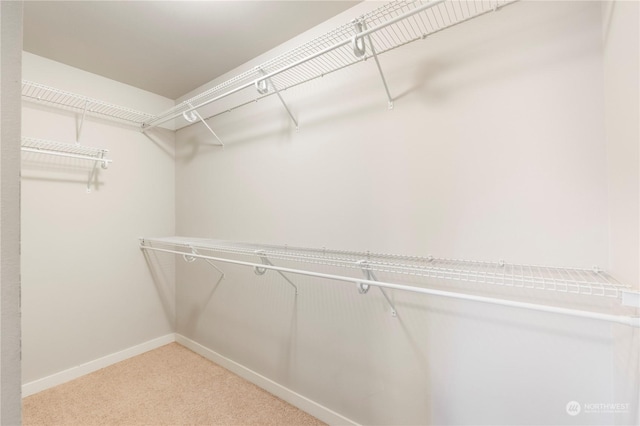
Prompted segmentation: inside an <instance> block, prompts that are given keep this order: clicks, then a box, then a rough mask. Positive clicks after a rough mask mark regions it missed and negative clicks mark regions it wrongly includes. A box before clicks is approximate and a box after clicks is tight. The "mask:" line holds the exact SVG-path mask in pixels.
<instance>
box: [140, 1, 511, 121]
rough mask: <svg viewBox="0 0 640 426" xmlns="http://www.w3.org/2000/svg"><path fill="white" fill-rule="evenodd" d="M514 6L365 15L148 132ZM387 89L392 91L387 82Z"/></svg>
mask: <svg viewBox="0 0 640 426" xmlns="http://www.w3.org/2000/svg"><path fill="white" fill-rule="evenodd" d="M514 1H516V0H433V1H425V0H399V1H393V2H391V3H388V4H385V5H383V6H381V7H379V8H377V9H375V10H373V11H371V12H369V13H367V14H364V15H363V16H361V17H359V18H358V20H357V22H351V23H348V24H345V25H342V26H341V27H338V28H336V29H335V30H333V31H330V32H328V33H326V34H324V35H322V36H320V37H317V38H316V39H314V40H311V41H309V42H307V43H305V44H303V45H301V46H299V47H298V48H295V49H292V50H290V51H288V52H286V53H284V54H282V55H279V56H277V57H275V58H274V59H271V60H269V61H267V62H265V63H263V64H262V65H260V66H258V67H256V68H254V69H251V70H248V71H246V72H244V73H241V74H239V75H237V76H235V77H233V78H231V79H229V80H227V81H225V82H223V83H221V84H218V85H217V86H215V87H213V88H211V89H209V90H206V91H204V92H202V93H200V94H198V95H196V96H193V97H191V98H190V99H187V100H185V101H184V102H182V103H180V104H178V105H176V106H175V107H173V108H171V109H169V110H167V111H165V112H163V113H160V114H158V115H157V116H155V117H152V118H150V119H148V120H146V121H145V122H144V124H143V128H145V129H149V128H153V127H155V126H158V125H160V124H162V123H164V122H166V121H169V120H172V119H175V118H178V117H180V116H181V115H185V116H186V117H187V121H188V122H189V123H193V122H195V118H191V119H188V115H187V114H189V113H190V112H191V111H194V110H197V109H199V108H202V107H203V106H205V105H208V104H210V103H213V102H216V101H218V100H220V99H223V98H226V97H228V96H231V95H234V94H236V93H238V92H240V91H244V90H245V89H249V88H254V89H257V96H256V97H255V98H254V99H252V100H251V101H247V100H246V98H245V99H243V100H241V101H239V102H237V103H235V104H233V106H231V107H228V106H227V107H225V108H224V111H223V112H227V111H230V110H232V109H235V108H238V107H240V106H243V105H246V104H248V103H251V102H254V101H257V100H259V99H261V98H263V97H266V96H270V95H272V94H278V95H279V93H278V92H279V91H282V90H286V89H288V88H291V87H294V86H297V85H299V84H302V83H305V82H308V81H310V80H313V79H316V78H318V77H322V76H325V75H327V74H329V73H332V72H334V71H337V70H340V69H342V68H345V67H348V66H350V65H353V64H355V63H358V62H361V61H364V60H367V59H369V58H372V57H374V58H375V59H376V62H377V57H375V56H376V55H380V54H382V53H385V52H388V51H391V50H393V49H396V48H398V47H400V46H403V45H405V44H407V43H411V42H413V41H416V40H420V39H424V38H426V37H428V36H430V35H432V34H435V33H437V32H440V31H442V30H445V29H447V28H450V27H453V26H455V25H457V24H460V23H462V22H466V21H468V20H470V19H472V18H475V17H478V16H481V15H484V14H486V13H488V12H492V11H495V10H497V9H498V8H501V7H502V6H505V5H508V4H510V3H513V2H514ZM356 34H357V37H356ZM365 38H366V41H365ZM367 43H368V44H367ZM378 65H379V64H378ZM380 71H381V70H380ZM383 80H384V77H383ZM384 84H385V88H386V82H385V83H384ZM390 101H391V100H390ZM285 107H286V106H285ZM287 112H289V111H287ZM220 113H222V112H218V113H215V114H213V115H209V116H208V117H206V118H204V119H207V118H211V117H213V116H215V115H218V114H220ZM198 118H200V117H198ZM187 124H188V123H187ZM296 124H297V123H296Z"/></svg>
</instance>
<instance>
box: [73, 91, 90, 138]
mask: <svg viewBox="0 0 640 426" xmlns="http://www.w3.org/2000/svg"><path fill="white" fill-rule="evenodd" d="M88 106H89V100H88V99H85V101H84V108H82V116H81V117H80V124H79V125H78V128H77V129H76V130H77V131H76V142H80V135H81V134H82V126H83V125H84V116H85V115H86V114H87V107H88Z"/></svg>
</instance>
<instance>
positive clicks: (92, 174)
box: [87, 151, 109, 194]
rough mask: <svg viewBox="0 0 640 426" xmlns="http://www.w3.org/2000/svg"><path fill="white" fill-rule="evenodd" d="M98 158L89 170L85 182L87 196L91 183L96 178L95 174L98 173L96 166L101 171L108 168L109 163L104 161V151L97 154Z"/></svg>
mask: <svg viewBox="0 0 640 426" xmlns="http://www.w3.org/2000/svg"><path fill="white" fill-rule="evenodd" d="M98 157H99V158H97V159H96V161H95V162H94V163H93V167H92V168H91V172H89V179H88V180H87V194H90V193H91V182H92V181H93V179H94V178H95V177H96V173H97V172H98V164H100V167H102V168H103V169H107V168H108V167H109V163H108V162H107V161H106V160H104V151H101V152H100V153H98Z"/></svg>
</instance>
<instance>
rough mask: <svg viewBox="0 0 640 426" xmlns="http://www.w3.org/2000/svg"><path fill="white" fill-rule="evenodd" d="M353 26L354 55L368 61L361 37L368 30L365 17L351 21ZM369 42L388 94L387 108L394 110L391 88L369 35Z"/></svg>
mask: <svg viewBox="0 0 640 426" xmlns="http://www.w3.org/2000/svg"><path fill="white" fill-rule="evenodd" d="M351 22H352V23H353V26H354V27H355V31H356V35H354V36H353V42H352V44H353V53H354V55H356V56H357V57H360V56H364V58H365V59H366V55H365V53H366V45H365V43H364V38H363V37H359V36H358V34H360V33H361V32H363V31H366V29H367V23H366V21H365V20H364V17H361V18H359V19H354V20H353V21H351ZM366 37H367V40H368V41H369V47H370V48H371V56H373V59H374V60H375V61H376V66H377V67H378V72H379V73H380V78H382V85H383V86H384V91H385V92H386V94H387V108H388V109H393V98H392V97H391V93H390V92H389V86H387V80H386V79H385V78H384V73H383V72H382V66H380V61H379V60H378V55H377V54H376V48H375V47H374V46H373V41H372V40H371V34H367V36H366Z"/></svg>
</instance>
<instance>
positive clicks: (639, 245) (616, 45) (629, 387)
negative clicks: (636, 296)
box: [602, 1, 640, 424]
mask: <svg viewBox="0 0 640 426" xmlns="http://www.w3.org/2000/svg"><path fill="white" fill-rule="evenodd" d="M602 12H603V15H602V18H603V26H602V32H603V52H604V77H605V79H604V93H605V129H606V141H607V173H608V184H609V187H608V191H609V241H610V245H609V253H610V269H611V271H612V272H613V273H615V274H616V276H617V277H619V278H620V279H621V280H624V281H625V282H628V283H630V284H632V285H634V287H635V288H636V290H637V289H640V280H639V276H640V275H639V273H640V271H639V269H638V268H639V265H640V262H639V261H638V259H639V258H640V208H639V206H640V203H639V197H640V173H639V171H640V167H639V163H640V149H639V148H640V142H639V141H640V118H639V117H640V102H639V96H640V86H639V81H638V76H639V75H640V67H639V57H640V32H639V29H638V27H639V26H640V6H639V5H638V2H624V1H617V2H609V1H607V2H604V3H603V8H602ZM615 338H616V340H615V342H616V351H615V358H614V364H613V366H614V372H615V374H616V376H615V377H616V387H615V398H616V400H625V399H631V398H635V399H636V400H637V399H639V398H640V397H639V396H638V395H639V394H640V356H639V355H638V353H639V352H640V333H639V330H637V329H635V330H629V329H619V330H617V333H616V334H615ZM638 410H640V407H638ZM638 410H635V411H634V412H631V413H628V415H619V416H618V419H617V421H618V423H620V424H638V423H639V422H640V411H638Z"/></svg>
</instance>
